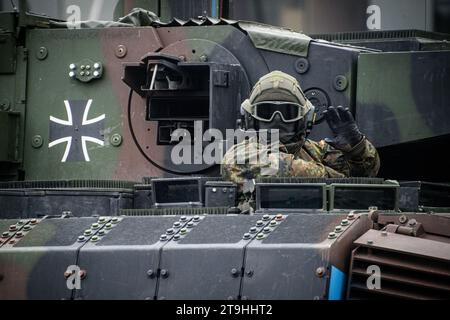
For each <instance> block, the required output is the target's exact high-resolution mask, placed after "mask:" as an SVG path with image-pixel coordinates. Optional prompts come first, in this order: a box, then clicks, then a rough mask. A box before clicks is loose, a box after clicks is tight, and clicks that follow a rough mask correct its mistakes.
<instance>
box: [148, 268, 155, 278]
mask: <svg viewBox="0 0 450 320" xmlns="http://www.w3.org/2000/svg"><path fill="white" fill-rule="evenodd" d="M147 276H148V277H149V278H154V277H155V272H154V271H153V270H152V269H150V270H148V271H147Z"/></svg>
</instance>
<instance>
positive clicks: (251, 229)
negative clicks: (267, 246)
mask: <svg viewBox="0 0 450 320" xmlns="http://www.w3.org/2000/svg"><path fill="white" fill-rule="evenodd" d="M257 231H258V229H257V228H256V227H251V228H250V233H256V232H257Z"/></svg>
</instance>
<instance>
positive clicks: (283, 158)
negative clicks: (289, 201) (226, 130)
mask: <svg viewBox="0 0 450 320" xmlns="http://www.w3.org/2000/svg"><path fill="white" fill-rule="evenodd" d="M272 152H273V151H272ZM243 153H244V154H245V156H244V157H243V158H244V159H245V162H244V161H242V160H241V159H243V158H240V156H241V157H242V155H243ZM268 153H269V154H268ZM267 154H268V156H267ZM240 160H241V161H240ZM264 160H266V161H264ZM379 168H380V158H379V156H378V152H377V150H376V149H375V147H374V146H373V145H372V144H371V143H370V142H369V141H368V140H367V139H363V140H362V141H361V142H360V143H359V144H358V145H357V146H355V147H354V148H353V149H352V150H351V151H350V152H343V151H340V150H337V149H334V148H333V147H332V146H331V145H329V144H327V143H326V142H325V141H324V140H321V141H320V142H315V141H311V140H306V142H305V144H304V146H303V147H302V148H300V150H298V151H294V152H292V153H289V152H288V151H287V149H286V147H285V146H283V145H280V152H279V153H278V154H277V153H270V151H269V148H268V146H267V145H263V144H260V143H258V142H257V141H256V138H251V139H250V140H249V141H248V142H246V141H244V142H241V143H239V144H237V145H235V146H233V147H232V148H230V150H228V151H227V153H226V154H225V156H224V158H223V161H222V176H223V177H224V179H226V180H230V181H233V182H235V183H237V184H238V188H239V191H240V192H242V191H243V190H242V186H243V183H244V182H245V181H247V180H251V179H256V178H259V177H263V176H276V177H324V178H341V177H351V176H357V177H364V176H367V177H374V176H376V175H377V173H378V170H379Z"/></svg>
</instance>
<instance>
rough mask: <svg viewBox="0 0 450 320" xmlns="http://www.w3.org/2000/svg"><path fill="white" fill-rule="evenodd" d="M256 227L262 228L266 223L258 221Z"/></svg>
mask: <svg viewBox="0 0 450 320" xmlns="http://www.w3.org/2000/svg"><path fill="white" fill-rule="evenodd" d="M256 225H257V226H258V227H261V226H263V225H264V222H263V221H262V220H258V221H256Z"/></svg>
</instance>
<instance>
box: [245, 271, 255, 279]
mask: <svg viewBox="0 0 450 320" xmlns="http://www.w3.org/2000/svg"><path fill="white" fill-rule="evenodd" d="M245 274H246V275H247V277H249V278H251V277H252V276H253V271H252V270H248V271H247V272H246V273H245Z"/></svg>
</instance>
